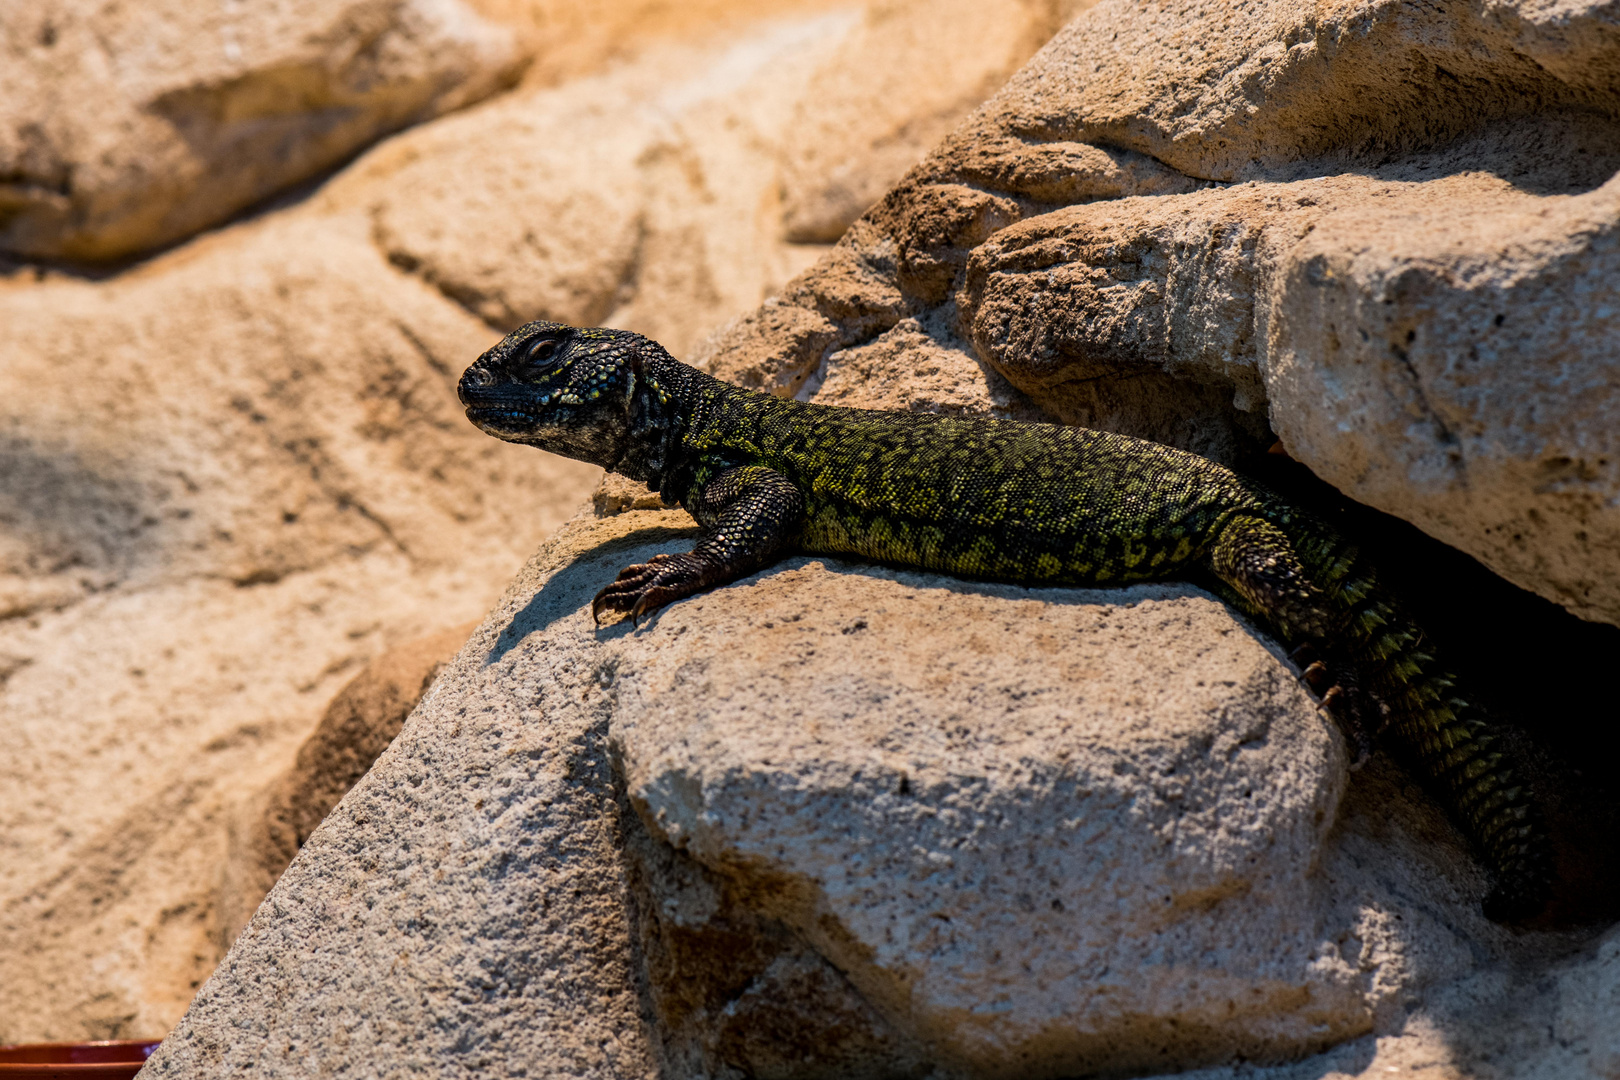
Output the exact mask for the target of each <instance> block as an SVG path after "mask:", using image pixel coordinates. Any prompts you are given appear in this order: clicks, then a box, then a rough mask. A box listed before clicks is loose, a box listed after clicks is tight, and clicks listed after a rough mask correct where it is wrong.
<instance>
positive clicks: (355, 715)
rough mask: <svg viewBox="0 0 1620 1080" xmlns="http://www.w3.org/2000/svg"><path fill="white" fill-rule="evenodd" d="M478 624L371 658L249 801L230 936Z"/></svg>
mask: <svg viewBox="0 0 1620 1080" xmlns="http://www.w3.org/2000/svg"><path fill="white" fill-rule="evenodd" d="M475 629H477V624H476V623H469V624H467V625H465V626H456V627H451V628H450V629H448V630H441V631H439V632H438V633H435V634H429V635H427V636H426V637H420V638H416V639H414V640H412V641H406V642H403V643H401V644H400V645H397V646H395V647H394V648H392V649H390V650H389V651H388V652H386V653H384V654H383V655H382V656H379V657H378V658H377V659H375V660H373V661H372V662H371V663H369V664H367V665H366V666H365V667H364V668H362V669H361V671H360V674H358V675H356V676H355V677H354V678H353V679H351V680H349V683H348V685H346V686H344V688H343V689H342V690H339V691H338V693H337V696H335V697H334V698H332V702H331V704H329V705H328V706H327V707H326V713H325V714H324V715H323V716H322V717H321V722H320V723H319V724H317V725H316V727H315V730H314V731H313V732H311V733H310V736H309V738H308V739H306V740H304V745H302V746H300V747H299V748H298V756H297V757H296V758H295V759H294V760H293V764H292V767H291V768H289V769H288V770H287V771H286V772H285V773H283V774H281V776H279V777H277V778H276V779H275V780H274V781H272V782H271V783H270V784H269V785H267V786H266V787H265V789H264V791H262V792H261V793H260V794H259V795H258V796H257V797H255V798H251V799H248V800H246V801H245V803H244V804H243V805H242V806H241V808H240V809H239V810H238V812H237V817H238V823H237V825H236V827H235V828H234V829H233V830H232V836H231V844H230V859H229V862H228V863H227V864H226V866H225V872H224V876H223V881H222V882H221V884H220V900H219V903H220V909H221V911H220V917H219V924H220V927H221V929H222V930H223V935H222V937H223V940H224V941H225V942H231V941H235V940H236V936H237V935H238V934H239V933H241V932H242V928H243V927H245V926H246V925H247V923H248V920H249V919H250V918H252V917H253V912H254V911H255V910H257V908H258V906H259V904H260V903H261V902H262V901H263V900H264V897H265V894H266V893H268V892H269V891H270V886H272V885H274V884H275V883H276V879H277V878H278V877H280V876H281V873H282V871H284V870H286V869H287V864H288V863H290V862H292V860H293V856H294V855H296V854H298V849H299V848H300V847H301V846H303V843H304V841H306V840H308V839H309V836H310V834H311V833H312V832H314V831H315V826H317V825H319V824H320V823H321V822H322V821H324V820H325V819H326V815H327V814H329V813H331V812H332V807H334V806H336V805H337V804H338V800H339V799H341V798H343V796H344V794H345V793H346V792H347V791H348V790H349V789H350V788H352V787H353V786H354V784H355V781H357V780H359V779H360V778H361V777H362V776H364V775H365V774H366V770H367V769H369V768H371V763H372V762H374V761H376V760H377V756H378V755H379V754H381V753H382V752H383V751H384V750H386V749H388V744H389V743H391V742H393V741H394V736H396V735H398V734H399V729H400V728H401V727H403V726H404V724H405V718H406V717H407V716H409V715H410V714H411V710H413V709H415V708H416V703H417V702H419V701H421V700H422V695H423V694H425V693H427V690H428V687H429V686H431V685H432V684H433V680H434V679H435V678H436V677H437V676H438V674H439V672H440V671H442V670H443V669H444V666H445V665H446V664H448V663H449V662H450V661H451V660H452V659H454V657H455V655H456V653H457V652H458V651H460V649H461V646H462V645H463V644H465V643H466V641H467V636H468V635H469V634H471V633H472V632H473V631H474V630H475Z"/></svg>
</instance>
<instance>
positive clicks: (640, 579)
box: [591, 555, 702, 626]
mask: <svg viewBox="0 0 1620 1080" xmlns="http://www.w3.org/2000/svg"><path fill="white" fill-rule="evenodd" d="M689 558H690V557H689V556H688V557H685V558H683V559H677V558H676V557H675V556H672V555H654V556H653V557H652V558H650V559H648V560H647V561H646V562H645V563H639V564H637V565H635V566H627V567H625V568H624V569H623V570H621V571H619V576H618V578H617V579H615V580H614V582H613V584H611V585H609V586H608V587H607V588H605V589H603V590H602V591H601V592H599V593H597V594H596V599H594V600H592V601H591V619H592V621H594V622H595V623H596V625H598V626H600V625H602V612H604V611H618V612H624V613H626V614H628V615H629V616H630V621H631V622H632V623H634V622H637V621H638V620H639V619H640V618H641V617H642V616H643V615H645V614H647V613H648V612H649V611H656V610H657V609H658V608H661V607H663V606H664V605H665V604H667V603H669V602H671V601H672V600H679V599H680V598H681V597H683V596H690V595H692V594H693V593H695V592H697V591H698V590H699V589H700V588H702V582H701V580H700V577H701V575H700V573H699V571H698V570H696V569H695V568H693V567H690V566H688V565H687V560H689Z"/></svg>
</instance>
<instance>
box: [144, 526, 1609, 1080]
mask: <svg viewBox="0 0 1620 1080" xmlns="http://www.w3.org/2000/svg"><path fill="white" fill-rule="evenodd" d="M686 520H687V519H685V518H684V515H680V514H678V513H670V512H632V513H625V514H622V515H619V516H617V517H612V518H607V519H603V520H592V519H585V518H582V519H577V520H576V521H575V522H574V523H573V524H572V525H570V526H569V527H568V528H567V529H566V530H564V532H563V533H562V534H560V535H559V536H558V537H557V538H556V539H555V540H554V541H553V542H552V543H551V544H550V545H548V547H547V548H546V549H544V550H543V551H542V552H541V553H540V554H538V555H537V556H536V557H535V559H534V560H533V561H531V563H530V565H529V567H528V568H527V569H526V570H525V571H524V573H523V574H522V575H521V576H520V577H519V579H518V580H517V581H516V582H515V583H514V585H513V587H512V589H511V590H510V591H509V592H508V594H507V596H506V597H505V598H504V599H503V600H502V601H501V603H500V604H499V605H498V606H497V608H496V610H495V611H494V612H493V613H492V614H491V616H490V618H489V619H488V620H486V622H485V624H484V625H483V626H482V627H481V628H480V629H479V630H478V631H477V632H476V633H475V634H474V635H473V637H472V639H471V640H470V641H469V642H468V644H467V647H466V648H465V649H464V650H463V651H462V653H461V655H460V656H459V657H458V658H457V659H456V661H455V662H454V663H453V664H452V665H451V666H450V667H449V668H448V669H447V670H446V672H445V673H444V674H443V675H442V676H441V677H440V679H439V680H438V681H437V682H436V683H435V685H434V688H433V689H432V690H431V691H430V692H429V694H428V695H427V697H426V698H424V700H423V702H422V704H421V705H420V706H419V707H418V710H417V711H416V713H415V714H413V716H412V717H411V719H410V720H409V721H408V722H407V724H406V726H405V729H404V730H403V731H402V732H401V734H400V737H399V738H397V739H396V740H395V742H394V744H393V745H392V746H391V747H390V748H389V749H388V750H387V751H386V752H385V753H384V754H383V755H382V756H381V757H380V758H379V759H378V761H377V764H376V765H375V766H374V768H373V769H372V770H371V772H370V773H368V774H367V775H366V776H365V777H364V778H363V779H362V780H361V781H360V783H359V784H358V785H357V786H356V787H355V788H354V789H353V790H352V791H351V792H350V793H349V794H348V795H347V796H345V798H344V799H343V801H342V802H341V803H340V804H339V806H338V807H337V809H336V810H335V811H334V812H333V813H332V815H331V816H330V817H328V819H327V820H326V822H325V823H323V824H322V825H321V826H320V827H319V828H318V829H317V830H316V831H315V833H314V834H313V835H312V836H311V837H310V838H309V840H308V842H307V843H306V844H305V845H304V847H303V849H302V850H301V851H300V853H299V854H298V856H297V858H296V859H295V860H294V862H293V865H292V866H291V867H290V868H289V869H288V871H287V873H286V874H285V875H283V877H282V878H281V880H280V881H279V882H278V883H277V885H276V886H275V888H274V889H273V890H272V892H271V894H270V896H269V898H268V899H267V901H266V903H265V905H264V906H263V907H261V908H260V910H259V911H258V913H257V914H256V915H255V916H254V919H253V921H252V922H251V923H250V924H249V926H248V929H247V930H246V931H245V932H244V934H243V935H242V937H241V938H240V939H239V940H238V942H237V944H236V945H235V947H234V948H233V950H232V952H231V954H230V955H229V956H228V957H227V958H226V960H225V961H224V962H223V963H222V964H221V966H220V968H219V970H218V971H217V973H216V974H215V976H214V977H213V978H212V979H211V980H210V982H209V983H208V984H207V985H206V986H205V987H204V988H203V990H202V991H201V992H200V993H199V994H198V996H197V998H196V1000H195V1002H194V1003H193V1005H192V1008H191V1009H190V1010H189V1011H188V1013H187V1015H186V1017H185V1018H184V1020H183V1021H182V1022H181V1024H180V1026H179V1027H178V1028H177V1029H176V1031H175V1032H174V1033H173V1034H172V1035H171V1037H170V1038H169V1039H168V1040H167V1041H166V1042H165V1043H164V1045H163V1047H162V1048H161V1049H160V1050H159V1052H158V1054H157V1055H155V1056H154V1057H153V1059H152V1062H151V1064H150V1065H149V1066H148V1073H147V1074H146V1075H149V1076H166V1075H171V1076H178V1075H191V1074H194V1073H198V1072H203V1071H206V1072H208V1073H209V1074H210V1075H223V1074H232V1073H245V1072H248V1071H254V1072H259V1073H263V1072H268V1073H269V1074H270V1075H276V1074H278V1073H280V1072H288V1071H292V1070H300V1069H303V1068H304V1062H305V1061H307V1060H313V1059H319V1060H321V1061H323V1062H324V1063H326V1064H328V1065H329V1066H330V1067H333V1068H339V1069H341V1068H345V1067H354V1066H357V1065H358V1064H359V1063H360V1062H362V1061H364V1062H366V1067H367V1068H370V1069H376V1070H379V1071H385V1070H388V1069H393V1068H405V1067H407V1066H408V1067H410V1068H413V1069H426V1070H431V1071H433V1072H435V1073H438V1074H448V1075H458V1074H462V1073H470V1072H472V1071H483V1072H486V1073H488V1072H493V1073H500V1072H509V1071H513V1070H515V1069H517V1068H519V1067H522V1068H525V1069H527V1070H538V1071H541V1072H544V1073H547V1074H552V1073H560V1072H564V1071H571V1072H573V1073H577V1074H579V1075H589V1076H651V1075H662V1076H700V1075H703V1076H712V1075H776V1076H809V1075H924V1074H929V1073H930V1070H931V1071H932V1074H933V1075H938V1076H988V1075H1007V1074H1009V1073H1016V1074H1017V1075H1025V1076H1032V1077H1038V1076H1061V1075H1072V1074H1073V1073H1075V1072H1076V1071H1089V1070H1095V1069H1114V1070H1118V1069H1133V1070H1137V1071H1144V1070H1150V1069H1151V1070H1164V1069H1175V1068H1182V1067H1186V1066H1188V1065H1193V1064H1198V1063H1200V1062H1212V1061H1220V1060H1224V1059H1230V1058H1231V1057H1232V1056H1234V1055H1241V1056H1243V1057H1245V1058H1249V1059H1255V1058H1258V1059H1261V1060H1265V1059H1267V1058H1272V1059H1275V1058H1277V1057H1280V1056H1289V1055H1297V1054H1300V1053H1305V1052H1310V1051H1314V1050H1318V1049H1322V1048H1324V1047H1327V1046H1330V1045H1332V1044H1334V1043H1337V1042H1341V1041H1344V1040H1351V1042H1350V1045H1351V1046H1354V1047H1360V1048H1361V1050H1359V1051H1358V1052H1364V1050H1365V1047H1366V1046H1367V1045H1368V1043H1367V1042H1365V1041H1363V1039H1362V1037H1363V1036H1364V1035H1365V1034H1366V1033H1374V1034H1377V1035H1381V1036H1386V1037H1391V1038H1397V1037H1399V1036H1400V1033H1401V1032H1402V1031H1403V1030H1404V1029H1405V1028H1407V1027H1410V1026H1412V1025H1413V1024H1415V1023H1418V1020H1413V1019H1409V1018H1408V1012H1409V1010H1412V1009H1413V1008H1415V1007H1416V1005H1417V1003H1418V1002H1419V1001H1421V1000H1423V992H1424V991H1425V988H1432V987H1435V986H1447V985H1452V986H1455V985H1461V984H1460V983H1459V980H1466V979H1469V978H1476V977H1477V976H1476V974H1475V973H1476V972H1481V971H1483V972H1487V973H1495V972H1504V971H1507V970H1509V969H1510V967H1511V965H1510V963H1509V957H1511V956H1512V955H1513V953H1514V950H1515V946H1514V944H1513V942H1514V940H1515V939H1514V938H1513V936H1512V935H1510V934H1508V933H1506V932H1505V931H1502V930H1500V929H1498V928H1495V927H1493V926H1491V925H1490V924H1488V923H1485V922H1484V921H1483V919H1482V918H1480V917H1479V916H1478V915H1477V913H1475V912H1474V911H1473V910H1472V905H1471V904H1467V903H1465V902H1464V898H1465V897H1471V896H1473V895H1475V894H1477V892H1478V890H1479V889H1480V887H1481V879H1480V875H1479V873H1478V871H1477V869H1476V868H1474V867H1473V866H1472V865H1471V864H1470V862H1469V860H1468V859H1467V858H1466V856H1465V855H1464V854H1463V852H1462V851H1461V850H1460V849H1459V848H1458V847H1457V846H1456V844H1457V842H1456V839H1455V836H1454V834H1452V833H1451V832H1450V830H1449V828H1448V827H1447V826H1446V825H1445V823H1444V820H1443V818H1441V817H1440V816H1439V815H1438V812H1437V811H1435V810H1434V809H1433V807H1432V806H1428V805H1426V804H1425V803H1424V802H1422V801H1421V799H1420V800H1419V801H1418V802H1416V803H1414V802H1413V801H1412V796H1411V795H1410V794H1408V793H1407V792H1405V791H1403V788H1402V785H1401V784H1400V782H1399V781H1398V779H1394V778H1393V777H1392V774H1391V772H1390V770H1389V769H1388V768H1387V767H1386V766H1383V765H1379V766H1376V767H1375V768H1374V769H1373V770H1372V771H1371V772H1370V773H1366V774H1362V775H1361V776H1359V777H1358V778H1357V779H1356V780H1355V781H1354V782H1353V783H1352V791H1351V793H1350V795H1349V796H1348V797H1347V798H1345V797H1344V794H1343V793H1344V787H1343V785H1344V778H1345V771H1344V760H1345V759H1344V751H1343V747H1342V742H1341V740H1340V739H1339V737H1338V736H1337V735H1336V734H1335V733H1334V732H1333V730H1332V729H1331V727H1330V726H1329V725H1328V723H1327V722H1326V721H1325V720H1324V719H1323V718H1322V717H1321V715H1320V714H1319V713H1318V712H1317V711H1316V710H1315V708H1314V707H1313V705H1312V704H1311V702H1310V700H1309V698H1308V697H1307V696H1305V695H1304V693H1303V691H1302V690H1301V689H1300V687H1299V685H1298V683H1297V681H1296V678H1295V676H1294V675H1293V673H1292V672H1291V671H1290V669H1289V668H1288V667H1287V665H1286V664H1285V663H1284V662H1283V661H1282V660H1281V659H1280V657H1279V654H1278V652H1277V651H1276V648H1275V646H1273V645H1270V644H1269V643H1267V642H1266V641H1265V640H1264V639H1263V638H1260V637H1258V636H1257V635H1256V634H1255V633H1254V631H1252V630H1251V629H1249V628H1248V627H1246V626H1244V625H1243V624H1241V623H1239V622H1237V621H1236V620H1235V619H1234V618H1233V617H1232V616H1231V614H1230V613H1229V612H1228V611H1227V609H1226V608H1225V607H1224V606H1223V605H1221V604H1220V603H1218V602H1217V601H1215V600H1213V599H1212V598H1210V597H1208V596H1207V595H1205V594H1203V593H1201V592H1199V591H1198V590H1196V589H1194V588H1191V587H1189V586H1182V585H1173V584H1172V585H1155V586H1138V587H1135V588H1131V589H1120V590H1027V589H1020V588H1014V587H1004V586H987V585H976V584H972V583H966V582H961V581H957V580H954V579H948V578H942V577H939V576H937V575H930V574H921V573H910V572H901V571H891V570H884V569H878V568H871V567H859V566H852V565H845V564H840V563H836V562H832V561H818V560H809V559H804V558H797V559H790V560H787V561H786V562H784V563H782V564H781V565H779V566H778V567H776V568H773V569H771V570H767V571H765V572H764V573H762V574H759V575H756V576H754V577H752V578H749V579H745V580H744V581H743V582H740V583H738V584H736V585H733V586H728V587H725V588H722V589H719V590H716V591H714V592H713V593H710V594H707V595H704V596H702V597H698V598H694V599H692V600H689V601H685V602H682V603H679V604H676V605H674V606H672V607H670V608H668V609H667V610H665V611H663V612H662V613H660V614H659V615H658V616H656V617H655V618H654V619H652V620H651V621H649V622H648V623H646V624H644V625H643V626H642V627H641V628H640V629H639V630H634V629H632V628H631V627H630V626H629V624H628V623H625V622H621V623H617V624H614V625H612V626H608V627H602V628H600V629H593V624H592V622H591V619H590V616H589V602H590V597H591V596H592V595H593V594H594V592H595V591H596V589H597V588H599V587H600V585H601V584H602V582H604V581H606V580H609V579H611V577H612V575H613V574H614V573H615V572H616V571H617V569H618V568H619V567H620V566H622V565H624V564H626V563H629V562H634V561H639V560H641V559H644V558H645V557H646V556H648V555H650V554H652V553H654V552H656V551H659V550H665V549H668V548H670V547H671V546H676V547H678V546H679V544H680V540H681V538H682V537H689V536H690V535H691V531H690V529H689V528H687V529H682V528H680V526H681V525H682V524H683V523H684V522H685V521H686ZM964 626H966V627H969V628H971V629H969V630H968V632H966V633H963V632H962V631H963V627H964ZM855 656H859V658H860V662H859V664H852V663H851V661H852V659H853V658H854V657H855ZM1392 781H1393V782H1392ZM1341 798H1344V800H1345V801H1344V812H1343V813H1342V814H1341V813H1340V812H1339V806H1340V803H1341ZM1545 937H1546V935H1542V936H1540V937H1538V936H1537V935H1530V938H1531V939H1534V940H1535V941H1536V942H1537V944H1538V945H1540V946H1541V947H1542V948H1543V951H1545V943H1544V941H1543V938H1545ZM1594 975H1596V972H1594V971H1588V972H1587V977H1592V976H1594ZM1493 977H1495V976H1493ZM1521 977H1522V976H1521ZM1597 977H1598V979H1599V984H1600V985H1601V986H1603V987H1606V985H1607V984H1606V983H1603V982H1602V979H1603V978H1604V977H1606V976H1597ZM1480 986H1484V987H1485V988H1486V989H1489V987H1490V984H1489V980H1485V981H1483V982H1481V983H1480ZM1496 987H1497V991H1500V992H1501V993H1511V990H1510V989H1509V988H1507V987H1505V986H1503V985H1501V983H1500V978H1498V982H1497V984H1496ZM1475 989H1476V993H1475V998H1476V1004H1479V1003H1480V1002H1485V1001H1487V1000H1488V1001H1489V1002H1493V1003H1494V1002H1501V1001H1505V1000H1506V999H1505V998H1504V997H1502V996H1500V994H1498V995H1497V996H1491V994H1484V995H1483V996H1481V994H1480V993H1479V986H1476V988H1475ZM1603 992H1607V990H1606V989H1605V990H1604V991H1603ZM643 995H646V996H643ZM267 999H270V1000H274V1001H276V1002H277V1006H276V1008H274V1009H266V1008H265V1007H264V1004H263V1003H264V1002H265V1001H266V1000H267ZM1429 1018H1430V1019H1431V1020H1432V1015H1431V1016H1430V1017H1429ZM1571 1022H1572V1023H1573V1024H1574V1025H1575V1027H1576V1028H1580V1030H1579V1031H1576V1032H1575V1034H1576V1035H1577V1036H1578V1037H1581V1038H1588V1037H1589V1036H1590V1032H1588V1031H1587V1030H1586V1029H1585V1028H1582V1027H1581V1022H1580V1021H1579V1020H1574V1019H1573V1018H1572V1020H1571ZM767 1033H781V1039H780V1041H778V1040H777V1039H773V1038H769V1037H768V1036H767ZM1429 1045H1430V1046H1431V1047H1432V1045H1433V1043H1432V1040H1431V1042H1430V1044H1429ZM286 1046H295V1047H296V1048H297V1051H296V1053H291V1054H289V1053H286V1052H285V1051H284V1049H283V1048H284V1047H286ZM1331 1060H1337V1059H1331ZM351 1063H352V1064H351Z"/></svg>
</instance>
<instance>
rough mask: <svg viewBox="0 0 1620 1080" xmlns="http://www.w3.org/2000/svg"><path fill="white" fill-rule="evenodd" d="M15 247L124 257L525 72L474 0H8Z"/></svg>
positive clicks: (31, 253) (3, 97)
mask: <svg viewBox="0 0 1620 1080" xmlns="http://www.w3.org/2000/svg"><path fill="white" fill-rule="evenodd" d="M4 8H5V9H7V10H4V11H0V55H3V56H4V61H3V62H0V103H3V104H0V251H4V252H7V253H10V254H15V255H22V256H26V257H31V258H66V259H81V260H83V259H109V258H116V257H119V256H123V255H128V254H130V253H133V252H138V251H141V250H144V249H147V248H151V247H155V246H158V245H161V244H166V243H170V242H172V241H174V240H178V239H180V238H182V237H185V236H188V235H190V234H192V233H194V232H196V231H197V230H199V229H202V228H206V227H208V226H210V225H216V224H218V223H219V222H221V221H224V220H225V219H227V218H229V217H230V216H231V215H232V214H234V213H236V212H237V211H239V210H241V209H242V208H243V207H246V206H248V205H249V204H250V203H253V202H255V201H257V200H259V199H262V198H264V197H265V196H266V195H269V194H271V193H272V192H274V191H277V190H279V189H281V188H283V187H286V186H287V185H288V184H291V183H294V182H296V181H299V180H303V179H305V178H307V177H310V176H313V175H315V174H316V173H319V172H321V171H322V170H324V169H328V168H331V167H332V166H333V165H336V164H338V163H339V162H341V161H342V160H343V159H344V158H346V157H348V156H349V155H350V154H352V153H354V152H355V151H356V150H358V149H360V148H362V147H364V146H365V145H366V144H368V143H370V142H372V141H374V140H375V139H377V138H378V137H379V136H382V135H386V134H388V133H390V132H392V131H396V130H398V129H400V128H402V127H405V126H407V125H409V124H411V123H415V122H418V121H421V120H424V119H427V118H429V117H432V116H435V115H438V114H440V113H443V112H446V111H448V110H451V109H455V108H457V107H459V106H462V105H465V104H467V103H468V102H471V101H477V100H478V99H479V98H481V97H484V96H485V95H487V94H489V93H491V92H492V91H494V90H496V89H498V88H500V87H501V86H502V85H506V84H510V83H511V82H512V81H513V80H515V79H516V77H517V76H518V74H519V73H520V72H521V69H522V62H523V59H524V58H523V56H522V54H521V53H520V52H519V50H518V48H517V42H516V40H515V37H514V35H513V34H512V32H511V31H510V30H507V29H505V28H503V27H500V26H497V25H494V24H492V23H490V22H488V21H486V20H484V19H482V18H480V17H479V16H478V15H477V14H476V13H475V12H474V11H472V10H471V9H470V8H468V7H466V6H464V5H463V4H462V3H461V2H460V0H345V2H342V3H330V2H326V0H294V2H282V3H277V4H229V3H227V4H198V3H192V2H190V0H162V2H159V3H139V4H126V5H119V4H104V3H100V2H99V0H52V2H50V3H44V4H41V3H34V2H31V0H8V2H7V3H6V4H5V5H4Z"/></svg>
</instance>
